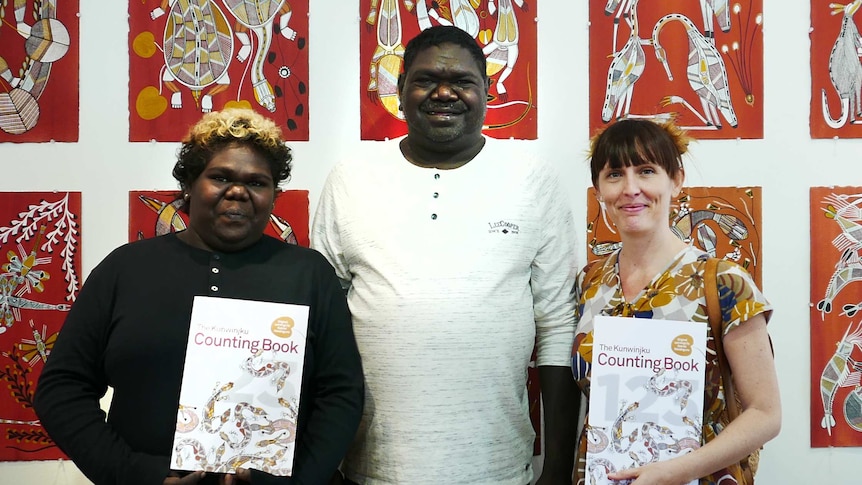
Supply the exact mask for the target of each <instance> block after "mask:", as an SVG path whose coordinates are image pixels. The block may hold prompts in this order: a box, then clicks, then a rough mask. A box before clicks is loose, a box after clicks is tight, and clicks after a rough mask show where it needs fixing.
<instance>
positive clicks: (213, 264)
mask: <svg viewBox="0 0 862 485" xmlns="http://www.w3.org/2000/svg"><path fill="white" fill-rule="evenodd" d="M209 283H210V295H217V294H218V293H219V285H220V284H221V256H219V255H218V254H213V255H212V258H210V277H209Z"/></svg>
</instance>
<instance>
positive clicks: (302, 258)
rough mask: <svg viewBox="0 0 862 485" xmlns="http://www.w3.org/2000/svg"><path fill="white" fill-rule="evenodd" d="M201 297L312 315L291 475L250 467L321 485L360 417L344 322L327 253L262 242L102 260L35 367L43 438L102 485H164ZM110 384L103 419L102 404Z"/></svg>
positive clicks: (355, 367)
mask: <svg viewBox="0 0 862 485" xmlns="http://www.w3.org/2000/svg"><path fill="white" fill-rule="evenodd" d="M196 295H206V296H216V297H226V298H239V299H247V300H257V301H271V302H278V303H292V304H298V305H307V306H308V307H309V308H310V310H309V323H308V334H307V335H308V337H307V344H306V345H307V347H306V353H305V364H304V369H303V376H302V390H301V395H300V407H299V416H298V422H297V443H296V455H295V462H294V470H293V476H292V477H273V476H271V475H268V474H265V473H263V472H256V471H252V483H253V484H254V485H258V484H312V485H313V484H321V483H327V481H328V480H329V478H330V476H331V475H332V473H333V472H334V470H335V469H336V467H337V466H338V464H339V462H340V460H341V459H342V457H343V456H344V454H345V452H346V450H347V447H348V445H349V443H350V441H351V440H352V438H353V436H354V434H355V432H356V428H357V426H358V424H359V419H360V417H361V414H362V405H363V399H364V390H363V377H362V367H361V363H360V358H359V352H358V350H357V348H356V342H355V340H354V337H353V328H352V324H351V320H350V314H349V311H348V309H347V303H346V301H345V297H344V293H343V292H342V290H341V287H340V284H339V282H338V279H337V278H336V276H335V272H334V271H333V269H332V267H331V266H330V265H329V263H327V262H326V260H325V259H324V258H323V256H321V255H320V254H318V253H317V252H315V251H313V250H310V249H307V248H302V247H298V246H293V245H289V244H285V243H282V242H281V241H278V240H276V239H273V238H270V237H268V236H264V237H262V238H261V240H260V241H259V242H257V243H255V244H254V245H252V246H251V247H249V248H247V249H245V250H242V251H239V252H235V253H212V252H209V251H205V250H201V249H197V248H193V247H191V246H189V245H187V244H185V243H183V242H182V241H180V240H179V239H178V238H177V236H176V235H175V234H171V235H166V236H161V237H157V238H154V239H149V240H145V241H139V242H135V243H131V244H127V245H124V246H121V247H120V248H117V249H116V250H114V251H113V252H112V253H111V254H109V255H108V256H107V257H106V258H105V259H104V261H102V262H101V263H100V264H99V265H98V266H97V267H96V268H95V269H94V270H93V272H92V273H91V275H90V276H89V278H88V279H87V281H86V283H85V285H84V286H83V288H82V290H81V292H80V294H79V295H78V298H77V301H76V302H75V304H74V305H73V307H72V309H71V311H70V312H69V315H68V317H67V319H66V322H65V324H64V325H63V328H62V330H61V332H60V336H59V338H58V339H57V342H56V344H55V346H54V349H53V351H52V352H51V354H50V356H49V358H48V362H47V363H46V365H45V368H44V370H43V371H42V375H41V378H40V380H39V384H38V387H37V391H36V398H35V408H36V412H37V414H38V416H39V418H40V419H41V421H42V425H43V426H44V427H45V429H46V431H47V432H48V434H49V435H50V436H51V437H52V438H53V439H54V441H55V442H56V443H57V445H58V446H59V447H60V448H61V449H62V450H63V451H64V452H65V453H66V454H68V455H69V457H70V458H71V459H72V460H73V461H74V462H75V464H76V465H77V466H78V467H79V468H80V469H81V471H82V472H83V473H84V474H85V475H86V476H87V477H88V478H89V479H90V480H92V481H93V482H94V483H96V484H98V485H102V484H106V485H107V484H121V485H160V484H162V483H163V481H164V479H165V477H167V475H168V473H169V463H170V454H171V446H172V443H173V435H174V429H175V427H176V420H177V406H178V402H179V394H180V383H181V380H182V368H183V361H184V357H185V350H186V343H187V338H188V333H189V320H190V317H191V309H192V300H193V298H194V296H196ZM108 386H110V387H112V388H113V390H114V391H113V399H112V401H111V406H110V410H109V413H108V416H107V421H106V419H105V413H104V412H103V411H102V410H101V408H100V407H99V399H100V398H101V397H102V396H104V395H105V393H106V390H107V388H108Z"/></svg>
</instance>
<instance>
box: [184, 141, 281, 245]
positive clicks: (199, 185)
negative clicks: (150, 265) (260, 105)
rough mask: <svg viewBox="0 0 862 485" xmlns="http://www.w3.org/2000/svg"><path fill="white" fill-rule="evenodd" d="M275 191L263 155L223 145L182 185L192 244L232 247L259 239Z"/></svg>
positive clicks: (270, 209) (249, 243)
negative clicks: (186, 187) (184, 189)
mask: <svg viewBox="0 0 862 485" xmlns="http://www.w3.org/2000/svg"><path fill="white" fill-rule="evenodd" d="M276 193H277V190H276V186H275V181H274V180H273V177H272V172H271V171H270V167H269V164H268V163H267V161H266V159H265V158H264V157H263V156H261V155H260V154H259V153H257V152H256V151H254V150H253V149H251V148H249V147H247V146H244V145H241V144H233V145H228V146H226V147H225V148H224V149H222V150H221V151H219V152H216V154H215V155H214V156H213V157H212V159H211V160H210V161H209V163H208V164H207V166H206V167H205V168H204V171H203V172H201V174H200V176H198V178H197V179H195V180H194V182H192V184H191V186H190V187H189V189H188V194H189V201H188V208H189V228H188V230H187V231H185V232H184V233H181V234H182V235H183V236H182V237H183V240H184V241H186V242H187V243H189V244H191V245H192V246H196V247H199V248H202V249H207V250H209V251H218V252H232V251H238V250H240V249H244V248H246V247H248V246H250V245H252V244H254V243H255V242H257V240H258V239H260V237H261V235H262V234H263V231H264V229H265V228H266V225H267V223H268V222H269V216H270V214H271V213H272V207H273V204H274V203H275V195H276Z"/></svg>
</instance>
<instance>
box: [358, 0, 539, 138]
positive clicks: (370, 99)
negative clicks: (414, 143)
mask: <svg viewBox="0 0 862 485" xmlns="http://www.w3.org/2000/svg"><path fill="white" fill-rule="evenodd" d="M536 4H537V1H536V0H361V1H360V2H359V5H360V12H359V15H360V19H361V20H360V28H359V51H360V54H359V55H360V61H359V65H360V120H361V124H362V125H361V127H360V133H361V139H362V140H386V139H390V138H396V137H399V136H401V135H404V134H406V133H407V125H406V124H405V123H404V114H403V113H402V112H401V109H400V107H399V103H398V86H397V82H398V75H399V74H400V73H401V71H402V67H403V63H404V47H405V46H406V45H407V43H408V42H409V41H410V39H412V38H413V37H415V36H416V34H418V33H419V32H420V31H422V30H425V29H427V28H429V27H432V26H434V25H455V26H456V27H459V28H461V29H462V30H464V31H465V32H467V33H468V34H470V35H471V36H472V37H473V38H474V39H476V42H477V43H478V44H479V46H480V47H481V48H482V51H483V52H484V53H485V58H486V61H487V74H488V76H489V78H490V79H491V88H490V91H489V93H488V95H489V99H488V113H487V116H486V118H485V126H484V127H483V132H484V133H485V134H486V135H488V136H491V137H494V138H517V139H524V140H535V139H536V136H537V118H538V117H537V113H536V110H537V106H538V104H537V97H536V80H537V75H536V73H537V66H536V11H537V5H536Z"/></svg>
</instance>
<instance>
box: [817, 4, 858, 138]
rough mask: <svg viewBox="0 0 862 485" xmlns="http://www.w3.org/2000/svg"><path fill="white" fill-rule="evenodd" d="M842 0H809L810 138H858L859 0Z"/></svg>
mask: <svg viewBox="0 0 862 485" xmlns="http://www.w3.org/2000/svg"><path fill="white" fill-rule="evenodd" d="M845 1H846V2H847V3H835V2H831V1H826V0H811V30H810V34H809V36H810V37H811V90H812V91H811V111H810V114H809V116H810V119H809V126H810V129H811V137H812V138H834V137H838V138H862V37H860V35H859V25H860V20H862V15H859V16H858V17H857V16H856V14H857V12H859V10H860V8H859V7H860V6H862V0H852V1H851V0H845ZM857 19H859V20H857Z"/></svg>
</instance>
